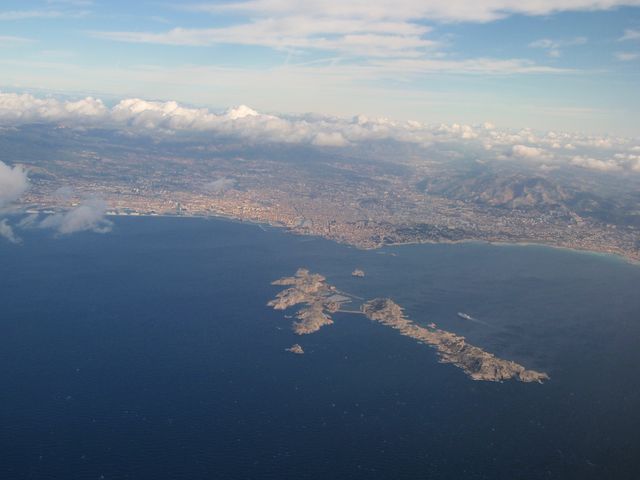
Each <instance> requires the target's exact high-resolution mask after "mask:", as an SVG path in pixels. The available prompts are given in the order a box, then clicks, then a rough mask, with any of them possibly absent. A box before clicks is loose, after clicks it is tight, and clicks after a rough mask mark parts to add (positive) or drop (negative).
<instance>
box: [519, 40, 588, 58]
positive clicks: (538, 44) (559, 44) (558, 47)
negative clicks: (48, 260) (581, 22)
mask: <svg viewBox="0 0 640 480" xmlns="http://www.w3.org/2000/svg"><path fill="white" fill-rule="evenodd" d="M586 43H587V38H586V37H574V38H569V39H564V40H551V39H549V38H541V39H540V40H536V41H534V42H531V43H530V44H529V47H531V48H541V49H544V50H546V51H547V55H549V56H550V57H560V56H561V55H562V49H563V48H567V47H575V46H577V45H584V44H586Z"/></svg>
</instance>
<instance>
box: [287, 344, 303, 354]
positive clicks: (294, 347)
mask: <svg viewBox="0 0 640 480" xmlns="http://www.w3.org/2000/svg"><path fill="white" fill-rule="evenodd" d="M285 350H286V351H287V352H291V353H295V354H296V355H303V354H304V349H303V348H302V347H301V346H300V344H298V343H294V344H293V345H291V346H290V347H289V348H285Z"/></svg>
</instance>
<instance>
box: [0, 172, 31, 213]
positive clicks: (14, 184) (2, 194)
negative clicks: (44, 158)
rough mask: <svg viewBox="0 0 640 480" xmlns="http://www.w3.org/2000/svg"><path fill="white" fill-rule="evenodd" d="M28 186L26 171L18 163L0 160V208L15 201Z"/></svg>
mask: <svg viewBox="0 0 640 480" xmlns="http://www.w3.org/2000/svg"><path fill="white" fill-rule="evenodd" d="M28 188H29V179H28V178H27V172H26V170H24V168H22V167H21V166H20V165H16V166H14V167H10V166H9V165H7V164H6V163H4V162H2V161H0V208H2V207H4V206H6V205H8V204H9V203H11V202H14V201H16V200H17V199H18V198H20V196H21V195H22V194H23V193H24V192H26V191H27V189H28Z"/></svg>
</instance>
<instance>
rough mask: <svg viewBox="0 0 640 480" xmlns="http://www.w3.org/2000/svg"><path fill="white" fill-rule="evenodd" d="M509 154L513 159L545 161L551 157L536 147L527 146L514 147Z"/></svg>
mask: <svg viewBox="0 0 640 480" xmlns="http://www.w3.org/2000/svg"><path fill="white" fill-rule="evenodd" d="M511 153H512V154H513V155H514V156H515V157H520V158H527V159H536V160H540V159H541V160H545V159H548V158H550V157H551V155H550V154H549V152H547V151H546V150H544V149H542V148H538V147H528V146H527V145H514V146H513V147H512V149H511Z"/></svg>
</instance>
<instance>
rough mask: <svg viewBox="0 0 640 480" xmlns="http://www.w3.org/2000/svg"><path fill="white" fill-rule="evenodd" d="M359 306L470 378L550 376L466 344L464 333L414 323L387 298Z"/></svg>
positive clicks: (494, 379) (532, 378)
mask: <svg viewBox="0 0 640 480" xmlns="http://www.w3.org/2000/svg"><path fill="white" fill-rule="evenodd" d="M361 308H362V312H363V313H364V314H365V315H366V316H367V318H369V319H370V320H374V321H376V322H379V323H381V324H383V325H386V326H388V327H391V328H393V329H395V330H398V331H399V332H400V333H401V334H402V335H405V336H407V337H410V338H413V339H415V340H418V341H419V342H420V343H424V344H427V345H429V346H431V347H433V348H435V349H436V350H437V351H438V356H439V357H440V361H441V362H442V363H451V364H453V365H455V366H456V367H458V368H461V369H462V370H463V371H464V372H465V373H466V374H467V375H468V376H469V377H471V378H472V379H473V380H485V381H491V382H502V381H504V380H510V379H512V378H515V379H517V380H520V381H521V382H538V383H542V382H543V381H544V380H548V379H549V376H548V375H547V374H546V373H542V372H536V371H535V370H527V369H525V368H524V367H523V366H522V365H520V364H518V363H516V362H513V361H510V360H503V359H501V358H498V357H496V356H495V355H493V354H491V353H489V352H485V351H484V350H482V349H481V348H479V347H476V346H473V345H470V344H468V343H467V342H466V341H465V338H464V337H461V336H459V335H456V334H455V333H451V332H447V331H446V330H441V329H439V328H437V327H436V326H435V325H434V324H430V326H429V327H428V328H425V327H421V326H419V325H416V324H415V323H414V322H412V321H411V320H409V319H407V318H406V317H405V316H404V312H403V310H402V307H400V305H398V304H397V303H395V302H394V301H393V300H391V299H389V298H376V299H374V300H370V301H368V302H366V303H365V304H364V305H362V307H361Z"/></svg>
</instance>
